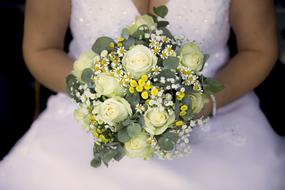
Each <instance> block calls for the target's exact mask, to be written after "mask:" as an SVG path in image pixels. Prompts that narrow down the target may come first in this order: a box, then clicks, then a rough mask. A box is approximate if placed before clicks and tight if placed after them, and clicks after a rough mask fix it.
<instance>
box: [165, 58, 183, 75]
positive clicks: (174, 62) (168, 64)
mask: <svg viewBox="0 0 285 190" xmlns="http://www.w3.org/2000/svg"><path fill="white" fill-rule="evenodd" d="M163 65H164V67H165V68H166V69H174V70H175V71H176V69H177V67H178V65H179V59H178V58H177V57H172V56H170V57H168V58H167V59H166V60H164V61H163Z"/></svg>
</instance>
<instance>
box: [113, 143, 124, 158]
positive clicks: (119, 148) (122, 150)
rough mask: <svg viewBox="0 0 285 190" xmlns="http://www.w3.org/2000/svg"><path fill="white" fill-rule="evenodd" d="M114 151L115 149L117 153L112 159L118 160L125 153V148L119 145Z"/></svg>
mask: <svg viewBox="0 0 285 190" xmlns="http://www.w3.org/2000/svg"><path fill="white" fill-rule="evenodd" d="M116 151H117V153H116V155H115V156H114V159H115V160H116V161H120V160H121V159H122V158H123V157H124V156H125V155H126V152H125V149H124V148H123V147H122V146H121V145H120V146H118V148H117V149H116Z"/></svg>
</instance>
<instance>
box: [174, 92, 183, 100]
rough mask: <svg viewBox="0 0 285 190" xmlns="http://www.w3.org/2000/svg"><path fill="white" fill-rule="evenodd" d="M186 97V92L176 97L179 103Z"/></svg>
mask: <svg viewBox="0 0 285 190" xmlns="http://www.w3.org/2000/svg"><path fill="white" fill-rule="evenodd" d="M184 96H185V93H184V92H179V93H178V95H176V97H177V99H178V100H179V101H181V100H182V99H183V98H184Z"/></svg>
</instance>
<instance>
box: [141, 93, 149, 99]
mask: <svg viewBox="0 0 285 190" xmlns="http://www.w3.org/2000/svg"><path fill="white" fill-rule="evenodd" d="M141 96H142V98H143V99H145V100H146V99H148V93H147V91H143V92H142V94H141Z"/></svg>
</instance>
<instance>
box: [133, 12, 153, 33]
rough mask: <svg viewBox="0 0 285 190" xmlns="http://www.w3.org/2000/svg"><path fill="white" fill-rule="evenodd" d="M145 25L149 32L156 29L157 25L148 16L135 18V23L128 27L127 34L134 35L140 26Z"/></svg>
mask: <svg viewBox="0 0 285 190" xmlns="http://www.w3.org/2000/svg"><path fill="white" fill-rule="evenodd" d="M142 25H146V26H147V27H148V28H149V29H150V30H154V29H156V26H157V24H156V23H155V22H154V20H153V18H152V17H151V16H148V15H143V16H137V17H136V20H135V22H134V23H133V24H132V25H131V26H130V27H129V33H130V34H133V33H135V32H136V31H137V30H138V29H139V27H140V26H142Z"/></svg>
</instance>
